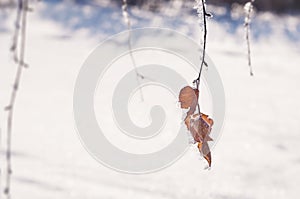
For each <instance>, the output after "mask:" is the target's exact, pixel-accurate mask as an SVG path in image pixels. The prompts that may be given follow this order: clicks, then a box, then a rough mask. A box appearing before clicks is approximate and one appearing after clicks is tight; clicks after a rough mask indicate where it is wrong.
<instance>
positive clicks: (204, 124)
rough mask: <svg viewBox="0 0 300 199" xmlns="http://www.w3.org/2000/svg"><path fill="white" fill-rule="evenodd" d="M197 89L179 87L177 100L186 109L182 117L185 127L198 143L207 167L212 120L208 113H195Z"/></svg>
mask: <svg viewBox="0 0 300 199" xmlns="http://www.w3.org/2000/svg"><path fill="white" fill-rule="evenodd" d="M198 98H199V90H198V89H193V88H192V87H190V86H186V87H184V88H183V89H181V91H180V94H179V102H180V103H181V108H183V109H188V108H189V111H188V112H187V116H186V118H185V119H184V122H185V125H186V127H187V129H188V130H189V131H190V133H191V134H192V136H193V138H194V140H195V142H197V143H198V149H199V152H200V154H201V155H202V156H203V157H204V158H205V159H206V161H207V162H208V165H209V167H210V166H211V152H210V149H209V145H208V143H207V142H208V141H213V139H212V138H211V137H210V132H211V129H212V126H213V124H214V121H213V120H212V119H211V118H209V116H208V115H205V114H203V113H200V115H199V114H195V111H196V107H197V105H198Z"/></svg>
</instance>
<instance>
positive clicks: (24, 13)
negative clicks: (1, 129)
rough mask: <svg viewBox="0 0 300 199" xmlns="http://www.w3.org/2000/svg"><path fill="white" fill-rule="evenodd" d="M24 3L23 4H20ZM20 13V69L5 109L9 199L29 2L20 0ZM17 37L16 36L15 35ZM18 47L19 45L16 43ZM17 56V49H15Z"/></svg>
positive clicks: (6, 189) (16, 39)
mask: <svg viewBox="0 0 300 199" xmlns="http://www.w3.org/2000/svg"><path fill="white" fill-rule="evenodd" d="M20 1H22V2H20ZM20 5H21V7H18V13H19V14H20V22H21V24H20V25H21V26H20V27H21V35H19V34H18V33H17V34H16V37H20V51H19V57H18V58H19V59H18V62H17V63H18V68H17V72H16V76H15V80H14V83H13V89H12V92H11V96H10V101H9V104H8V106H7V107H6V108H5V109H6V110H7V111H8V117H7V137H6V142H7V143H6V182H5V188H4V193H5V195H6V198H7V199H10V181H11V173H12V166H11V141H12V140H11V139H12V127H13V115H14V106H15V102H16V97H17V92H18V89H19V85H20V82H21V76H22V71H23V68H24V67H25V66H26V65H25V62H24V57H25V41H26V40H25V39H26V17H27V10H28V0H19V6H20ZM19 9H20V11H19ZM14 37H15V35H14ZM15 41H18V38H14V42H15ZM15 45H16V46H17V43H15ZM15 51H16V54H17V53H18V52H17V47H16V49H15Z"/></svg>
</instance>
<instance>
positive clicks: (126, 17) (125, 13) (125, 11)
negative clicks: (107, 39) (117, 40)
mask: <svg viewBox="0 0 300 199" xmlns="http://www.w3.org/2000/svg"><path fill="white" fill-rule="evenodd" d="M122 14H123V18H124V21H125V23H126V24H127V29H128V48H129V55H130V59H131V62H132V65H133V67H134V71H135V74H136V80H137V82H138V85H141V81H140V80H141V79H145V76H143V75H141V74H140V73H139V72H138V69H137V66H136V62H135V59H134V57H133V53H132V43H131V20H130V18H129V13H128V4H127V0H123V5H122ZM139 90H140V93H141V100H142V101H144V95H143V91H142V88H139Z"/></svg>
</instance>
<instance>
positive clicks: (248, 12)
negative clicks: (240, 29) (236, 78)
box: [244, 0, 255, 76]
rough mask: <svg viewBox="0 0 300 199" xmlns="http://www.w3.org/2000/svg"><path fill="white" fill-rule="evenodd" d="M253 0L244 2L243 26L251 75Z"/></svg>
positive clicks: (251, 73)
mask: <svg viewBox="0 0 300 199" xmlns="http://www.w3.org/2000/svg"><path fill="white" fill-rule="evenodd" d="M254 1H255V0H251V1H249V2H248V3H246V4H245V6H244V9H245V11H246V17H245V22H244V27H245V34H246V41H247V48H248V51H247V53H248V66H249V69H250V75H251V76H253V75H254V74H253V69H252V65H251V48H250V23H251V13H252V11H253V3H254Z"/></svg>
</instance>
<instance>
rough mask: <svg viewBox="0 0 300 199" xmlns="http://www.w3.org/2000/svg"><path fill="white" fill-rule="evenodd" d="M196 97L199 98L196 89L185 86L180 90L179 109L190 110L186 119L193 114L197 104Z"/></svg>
mask: <svg viewBox="0 0 300 199" xmlns="http://www.w3.org/2000/svg"><path fill="white" fill-rule="evenodd" d="M198 97H199V91H198V89H193V88H192V87H190V86H186V87H184V88H183V89H181V91H180V93H179V102H180V104H181V108H183V109H188V108H190V110H189V111H188V113H187V117H188V116H190V115H191V114H193V113H194V112H195V110H196V107H197V104H198ZM187 117H186V118H187Z"/></svg>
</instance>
